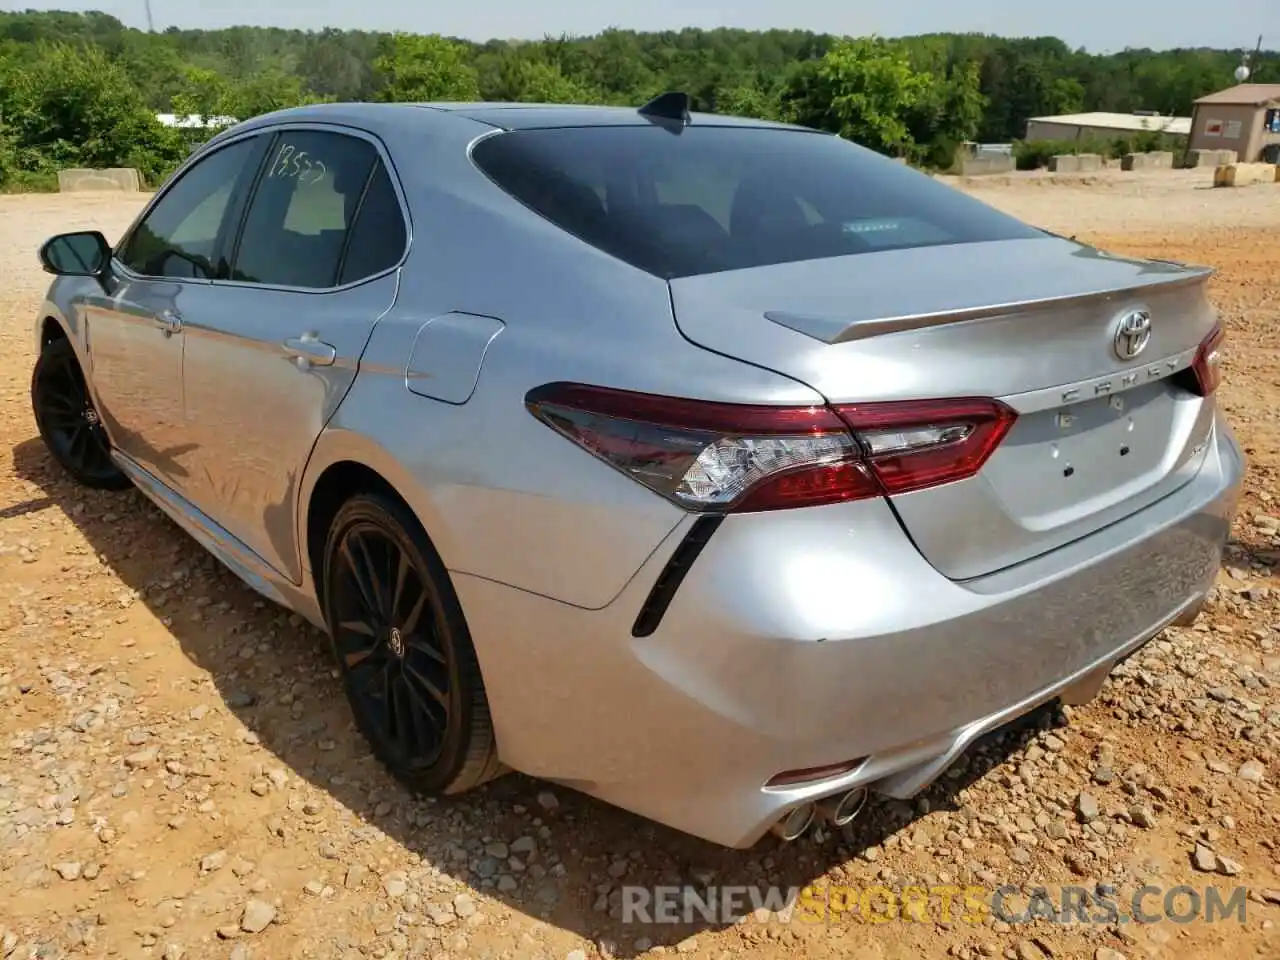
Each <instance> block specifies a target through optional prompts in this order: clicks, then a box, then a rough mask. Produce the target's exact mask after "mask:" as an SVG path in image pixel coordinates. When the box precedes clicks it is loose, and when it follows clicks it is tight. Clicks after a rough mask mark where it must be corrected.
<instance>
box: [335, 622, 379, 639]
mask: <svg viewBox="0 0 1280 960" xmlns="http://www.w3.org/2000/svg"><path fill="white" fill-rule="evenodd" d="M338 629H339V630H343V631H346V632H347V633H358V634H360V636H362V637H376V636H377V635H378V632H377V631H376V630H375V629H374V628H373V624H372V623H370V622H369V621H368V620H343V621H342V622H341V623H339V624H338Z"/></svg>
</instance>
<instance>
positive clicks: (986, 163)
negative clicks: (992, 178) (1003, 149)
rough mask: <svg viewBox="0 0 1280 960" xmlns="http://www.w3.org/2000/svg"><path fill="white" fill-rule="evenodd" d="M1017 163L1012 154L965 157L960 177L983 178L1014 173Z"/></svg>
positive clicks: (962, 161)
mask: <svg viewBox="0 0 1280 960" xmlns="http://www.w3.org/2000/svg"><path fill="white" fill-rule="evenodd" d="M1016 168H1017V161H1015V160H1014V158H1013V155H1012V154H998V155H992V154H987V155H986V156H981V157H965V158H963V159H962V160H961V161H960V175H961V176H965V177H983V176H989V175H991V174H997V173H1013V171H1014V170H1015V169H1016Z"/></svg>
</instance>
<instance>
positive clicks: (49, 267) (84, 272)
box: [40, 230, 111, 278]
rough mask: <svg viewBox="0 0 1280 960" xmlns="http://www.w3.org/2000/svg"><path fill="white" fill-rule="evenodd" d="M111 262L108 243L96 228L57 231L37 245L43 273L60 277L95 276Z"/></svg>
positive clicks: (101, 273)
mask: <svg viewBox="0 0 1280 960" xmlns="http://www.w3.org/2000/svg"><path fill="white" fill-rule="evenodd" d="M110 264H111V244H109V243H107V238H106V237H104V236H103V235H102V234H101V233H99V232H98V231H97V230H85V231H83V232H80V233H60V234H58V235H57V236H56V237H51V238H50V239H49V240H46V241H45V243H44V245H43V246H42V247H41V248H40V265H41V266H43V267H44V270H45V273H52V274H54V275H56V276H59V277H98V278H101V277H103V276H104V275H105V274H106V271H107V267H108V266H109V265H110Z"/></svg>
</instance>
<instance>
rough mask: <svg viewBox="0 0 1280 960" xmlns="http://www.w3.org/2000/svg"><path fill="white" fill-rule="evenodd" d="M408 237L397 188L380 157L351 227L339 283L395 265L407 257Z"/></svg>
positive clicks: (361, 278) (350, 281)
mask: <svg viewBox="0 0 1280 960" xmlns="http://www.w3.org/2000/svg"><path fill="white" fill-rule="evenodd" d="M408 239H409V238H408V237H407V236H406V234H405V225H404V215H403V214H402V213H401V212H400V201H399V200H398V199H397V198H396V188H395V187H394V186H392V183H391V175H390V174H388V173H387V168H386V167H385V166H384V165H383V164H382V161H381V160H379V161H378V165H377V167H376V168H374V171H373V178H372V179H371V180H370V181H369V189H368V190H366V191H365V195H364V200H363V201H362V202H361V204H360V213H359V214H358V215H357V216H356V222H355V226H353V227H352V228H351V239H350V240H349V241H348V242H347V256H346V259H345V260H343V262H342V273H341V275H339V277H338V283H339V285H341V284H345V283H353V282H354V281H356V280H363V279H364V278H365V277H371V276H373V275H374V274H375V273H381V272H382V271H383V270H389V269H390V268H391V267H394V266H395V265H396V264H397V263H399V262H400V258H401V257H402V256H404V245H405V243H406V242H407V241H408Z"/></svg>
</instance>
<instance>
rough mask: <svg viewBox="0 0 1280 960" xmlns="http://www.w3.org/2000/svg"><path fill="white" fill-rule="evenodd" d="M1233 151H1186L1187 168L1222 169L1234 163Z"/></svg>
mask: <svg viewBox="0 0 1280 960" xmlns="http://www.w3.org/2000/svg"><path fill="white" fill-rule="evenodd" d="M1236 159H1237V157H1236V152H1235V151H1234V150H1188V151H1187V160H1186V166H1188V167H1224V166H1227V165H1228V164H1232V163H1235V162H1236Z"/></svg>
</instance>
